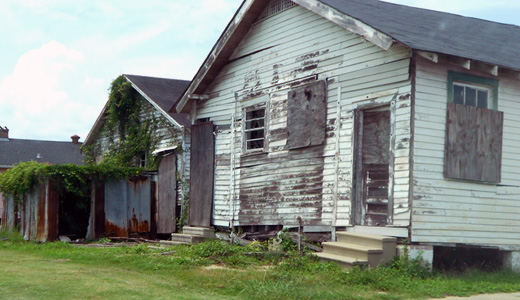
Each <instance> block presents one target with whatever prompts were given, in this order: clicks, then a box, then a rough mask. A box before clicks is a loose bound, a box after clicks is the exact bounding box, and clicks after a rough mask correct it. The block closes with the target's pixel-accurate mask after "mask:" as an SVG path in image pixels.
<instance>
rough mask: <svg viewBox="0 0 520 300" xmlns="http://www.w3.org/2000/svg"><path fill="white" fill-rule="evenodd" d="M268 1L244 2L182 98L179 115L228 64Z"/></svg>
mask: <svg viewBox="0 0 520 300" xmlns="http://www.w3.org/2000/svg"><path fill="white" fill-rule="evenodd" d="M267 2H268V0H244V1H243V2H242V4H241V6H240V8H239V9H238V10H237V12H236V13H235V15H234V17H233V18H232V19H231V21H230V22H229V23H228V25H227V27H226V29H225V30H224V32H223V33H222V35H221V36H220V38H219V39H218V41H217V43H216V44H215V45H214V46H213V49H212V50H211V52H210V53H209V55H208V56H207V58H206V60H205V61H204V63H203V64H202V66H201V67H200V68H199V70H198V72H197V74H196V75H195V77H194V78H193V80H192V82H191V84H190V86H189V87H188V89H187V90H186V92H185V93H184V95H183V96H182V97H181V98H180V100H179V102H178V103H177V105H175V110H176V112H178V113H187V112H189V110H190V108H191V101H193V100H191V99H190V96H191V95H193V94H198V93H200V92H203V91H204V90H205V89H206V88H207V86H208V82H210V81H211V80H212V79H213V78H214V77H215V76H216V75H217V74H218V72H219V71H220V69H221V68H222V67H223V66H224V65H225V64H226V63H227V62H228V59H229V57H230V56H231V55H232V53H233V51H234V49H235V45H236V44H238V43H240V41H241V40H242V38H243V37H244V36H245V35H246V34H247V32H248V31H249V26H250V25H251V24H253V22H254V21H255V20H256V19H257V17H258V15H260V13H261V12H262V9H263V7H264V5H265V4H266V3H267Z"/></svg>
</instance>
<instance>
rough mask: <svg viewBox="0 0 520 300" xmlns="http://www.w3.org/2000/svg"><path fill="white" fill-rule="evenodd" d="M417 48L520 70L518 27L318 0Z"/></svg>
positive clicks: (366, 1) (356, 1)
mask: <svg viewBox="0 0 520 300" xmlns="http://www.w3.org/2000/svg"><path fill="white" fill-rule="evenodd" d="M319 1H320V2H322V3H324V4H326V5H329V6H331V7H333V8H335V9H337V10H338V11H340V12H342V13H344V14H346V15H349V16H351V17H353V18H355V19H358V20H360V21H362V22H363V23H366V24H368V25H370V26H372V27H374V28H376V29H377V30H379V31H381V32H383V33H385V34H387V35H389V36H391V37H392V38H394V39H395V40H397V41H399V42H401V43H403V44H405V45H407V46H409V47H411V48H413V49H417V50H423V51H430V52H436V53H442V54H448V55H454V56H459V57H464V58H469V59H473V60H477V61H482V62H487V63H490V64H494V65H498V66H503V67H508V68H511V69H516V70H520V27H519V26H515V25H508V24H501V23H496V22H491V21H486V20H481V19H476V18H470V17H463V16H459V15H455V14H449V13H443V12H438V11H433V10H427V9H420V8H414V7H409V6H403V5H397V4H392V3H387V2H382V1H377V0H319Z"/></svg>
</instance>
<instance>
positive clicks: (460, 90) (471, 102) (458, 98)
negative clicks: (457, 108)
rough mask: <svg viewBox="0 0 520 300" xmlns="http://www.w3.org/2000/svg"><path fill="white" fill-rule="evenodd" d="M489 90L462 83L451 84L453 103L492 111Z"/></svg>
mask: <svg viewBox="0 0 520 300" xmlns="http://www.w3.org/2000/svg"><path fill="white" fill-rule="evenodd" d="M490 95H491V89H490V88H488V87H483V86H477V85H472V84H467V83H462V82H454V83H453V103H456V104H464V105H467V106H475V107H478V108H487V109H492V108H493V107H492V106H491V104H492V103H491V101H490V98H489V97H490Z"/></svg>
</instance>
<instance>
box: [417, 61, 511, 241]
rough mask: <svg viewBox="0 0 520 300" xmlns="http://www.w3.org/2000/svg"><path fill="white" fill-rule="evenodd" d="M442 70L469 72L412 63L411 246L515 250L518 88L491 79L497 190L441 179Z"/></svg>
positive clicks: (444, 78) (444, 95) (444, 82)
mask: <svg viewBox="0 0 520 300" xmlns="http://www.w3.org/2000/svg"><path fill="white" fill-rule="evenodd" d="M448 70H453V71H457V72H465V73H468V72H470V73H471V71H468V70H464V69H458V68H457V67H456V66H453V65H445V64H442V63H440V64H434V63H431V62H427V61H426V60H423V59H420V58H419V59H418V60H417V80H416V82H417V85H416V107H415V112H416V113H415V116H414V118H415V135H414V170H413V178H414V186H413V190H414V194H413V215H412V241H413V242H429V243H466V244H476V245H485V246H500V247H504V248H511V247H517V248H518V247H520V233H519V232H520V222H519V221H518V213H520V203H519V201H518V197H519V196H520V192H519V191H520V190H518V189H517V188H518V187H519V186H520V179H519V178H520V177H519V176H518V175H519V170H520V160H519V157H520V147H519V146H520V144H519V142H518V140H519V139H518V134H519V133H518V132H519V131H518V126H519V125H520V124H519V122H518V120H519V118H520V105H519V104H520V103H519V102H520V98H519V97H518V95H520V86H519V85H518V82H517V81H515V80H514V79H510V78H507V77H498V78H497V79H498V80H499V93H498V94H499V95H498V110H499V111H503V112H504V121H503V122H504V125H503V148H502V153H503V158H502V164H501V168H502V170H501V182H500V185H496V184H483V183H475V182H467V181H459V180H446V179H445V176H444V171H445V170H444V156H445V152H444V149H445V141H446V136H445V134H446V120H447V119H446V115H447V114H446V109H447V95H448V92H447V78H448V73H447V72H448ZM478 75H481V76H486V75H485V74H478ZM488 77H491V75H489V76H488ZM501 185H503V186H501ZM504 186H507V187H504ZM515 188H516V189H515Z"/></svg>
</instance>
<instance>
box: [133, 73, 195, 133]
mask: <svg viewBox="0 0 520 300" xmlns="http://www.w3.org/2000/svg"><path fill="white" fill-rule="evenodd" d="M124 76H125V77H126V79H128V81H129V82H130V83H132V84H133V86H134V88H135V89H136V90H137V91H138V92H139V93H141V95H142V96H143V97H145V98H147V99H148V101H152V102H153V103H155V104H157V106H158V107H159V108H160V109H161V110H163V111H164V112H166V113H167V112H169V111H170V109H171V108H172V106H173V104H174V103H175V102H177V100H178V99H179V98H180V97H181V96H182V94H183V93H184V91H185V90H186V89H187V88H188V86H189V85H190V81H188V80H178V79H168V78H158V77H148V76H139V75H126V74H125V75H124ZM153 103H152V104H153ZM168 114H169V115H170V116H171V117H172V118H173V119H174V120H175V121H176V122H177V123H178V124H179V125H181V126H185V127H190V125H191V122H190V120H189V119H188V116H187V115H186V114H179V113H168Z"/></svg>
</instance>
